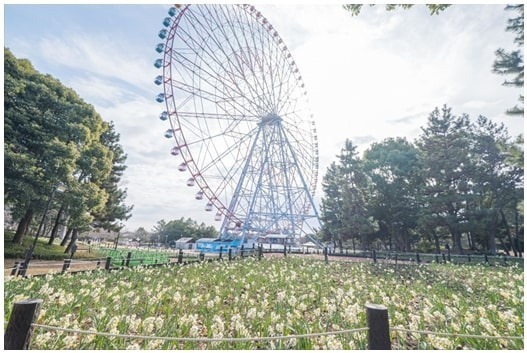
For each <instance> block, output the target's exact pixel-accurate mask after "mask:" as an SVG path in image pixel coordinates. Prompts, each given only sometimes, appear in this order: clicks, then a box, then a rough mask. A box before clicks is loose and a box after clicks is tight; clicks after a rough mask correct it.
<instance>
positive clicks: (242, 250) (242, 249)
mask: <svg viewBox="0 0 527 353" xmlns="http://www.w3.org/2000/svg"><path fill="white" fill-rule="evenodd" d="M244 250H245V249H244V247H243V245H242V247H241V257H242V259H243V253H244Z"/></svg>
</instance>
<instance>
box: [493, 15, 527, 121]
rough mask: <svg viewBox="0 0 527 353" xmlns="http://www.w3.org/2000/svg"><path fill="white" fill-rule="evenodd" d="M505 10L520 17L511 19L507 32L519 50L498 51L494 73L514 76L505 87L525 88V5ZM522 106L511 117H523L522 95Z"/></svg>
mask: <svg viewBox="0 0 527 353" xmlns="http://www.w3.org/2000/svg"><path fill="white" fill-rule="evenodd" d="M505 10H508V11H517V12H518V16H517V17H513V18H510V19H509V20H508V24H507V27H506V29H505V30H506V31H509V32H513V33H514V34H515V35H516V36H515V38H514V43H516V44H517V45H518V47H519V48H518V50H512V51H506V50H505V49H502V48H500V49H498V50H497V51H496V61H494V65H493V67H492V72H494V73H496V74H498V75H505V76H509V77H511V76H512V80H505V81H504V82H503V85H504V86H508V87H519V88H523V80H524V77H523V71H524V64H523V44H524V41H523V31H524V29H523V21H524V12H523V5H507V6H506V7H505ZM519 101H520V105H516V106H514V107H513V108H511V109H509V110H508V111H507V113H508V114H511V115H523V109H524V108H523V101H524V96H523V94H520V98H519Z"/></svg>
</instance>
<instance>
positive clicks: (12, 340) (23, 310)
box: [4, 299, 524, 349]
mask: <svg viewBox="0 0 527 353" xmlns="http://www.w3.org/2000/svg"><path fill="white" fill-rule="evenodd" d="M41 305H42V300H41V299H32V300H24V301H20V302H17V303H14V304H13V310H12V312H11V317H10V318H9V322H8V325H7V328H6V329H5V334H4V349H29V346H30V343H31V338H32V335H33V331H34V330H35V329H40V330H47V331H60V332H68V333H75V334H81V335H95V336H103V337H114V338H122V339H134V340H137V339H139V340H163V341H176V342H199V343H212V342H230V343H235V342H264V341H273V340H288V339H302V338H304V339H305V338H312V337H321V336H335V335H345V334H353V333H359V332H367V333H368V338H367V340H368V345H367V347H368V349H391V346H392V344H391V338H390V332H404V333H413V334H423V335H435V336H443V337H455V338H474V339H485V340H496V339H499V340H522V341H523V340H524V337H521V336H486V335H475V334H458V333H444V332H433V331H426V330H409V329H404V328H400V327H392V328H390V327H389V318H388V309H387V308H386V307H385V306H383V305H376V304H366V323H367V327H360V328H355V329H348V330H339V331H328V332H318V333H305V334H293V335H283V336H269V337H164V336H149V335H128V334H118V333H109V332H98V331H91V330H79V329H71V328H63V327H57V326H50V325H43V324H37V323H36V321H37V319H38V315H39V313H40V307H41Z"/></svg>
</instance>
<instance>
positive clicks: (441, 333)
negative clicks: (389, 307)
mask: <svg viewBox="0 0 527 353" xmlns="http://www.w3.org/2000/svg"><path fill="white" fill-rule="evenodd" d="M390 331H396V332H406V333H418V334H422V335H433V336H443V337H459V338H477V339H486V340H487V339H489V340H523V337H521V336H485V335H470V334H465V333H449V332H434V331H426V330H408V329H404V328H400V327H392V328H390Z"/></svg>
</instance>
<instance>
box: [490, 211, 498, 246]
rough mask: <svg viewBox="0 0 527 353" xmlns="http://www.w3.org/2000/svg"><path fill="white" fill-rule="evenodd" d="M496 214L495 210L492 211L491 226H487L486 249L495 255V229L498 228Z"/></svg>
mask: <svg viewBox="0 0 527 353" xmlns="http://www.w3.org/2000/svg"><path fill="white" fill-rule="evenodd" d="M497 218H498V215H497V213H496V212H494V215H493V216H492V220H491V226H490V227H489V228H488V229H489V231H488V232H487V249H488V250H489V252H490V253H491V255H496V231H497V229H498V227H497V224H498V219H497Z"/></svg>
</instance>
